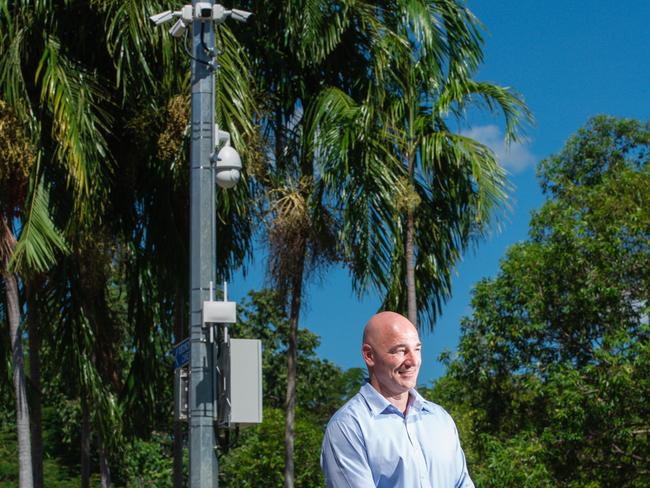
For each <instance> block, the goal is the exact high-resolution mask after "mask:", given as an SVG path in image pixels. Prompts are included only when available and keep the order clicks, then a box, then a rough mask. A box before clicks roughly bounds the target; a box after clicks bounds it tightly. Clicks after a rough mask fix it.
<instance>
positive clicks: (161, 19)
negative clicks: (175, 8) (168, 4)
mask: <svg viewBox="0 0 650 488" xmlns="http://www.w3.org/2000/svg"><path fill="white" fill-rule="evenodd" d="M173 18H174V14H173V12H172V11H171V10H166V11H165V12H161V13H159V14H156V15H152V16H151V17H149V19H151V22H153V23H154V24H156V25H160V24H164V23H165V22H169V21H170V20H172V19H173Z"/></svg>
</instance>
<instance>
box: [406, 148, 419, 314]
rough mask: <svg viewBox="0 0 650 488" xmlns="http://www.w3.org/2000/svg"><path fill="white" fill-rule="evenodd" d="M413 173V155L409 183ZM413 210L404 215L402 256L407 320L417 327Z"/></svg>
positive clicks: (410, 159)
mask: <svg viewBox="0 0 650 488" xmlns="http://www.w3.org/2000/svg"><path fill="white" fill-rule="evenodd" d="M414 172H415V155H414V154H410V155H409V156H408V175H409V181H413V174H414ZM414 212H415V210H414V209H412V208H411V207H410V206H409V208H408V210H407V213H406V239H405V241H406V242H405V244H404V245H405V249H404V254H405V255H406V300H407V311H408V319H409V320H410V321H411V323H412V324H413V325H414V326H416V327H417V326H418V305H417V295H416V290H415V250H414V246H415V215H414Z"/></svg>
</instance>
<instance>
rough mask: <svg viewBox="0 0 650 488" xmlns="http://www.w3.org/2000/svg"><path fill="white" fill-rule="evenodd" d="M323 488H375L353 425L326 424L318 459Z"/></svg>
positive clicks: (346, 423)
mask: <svg viewBox="0 0 650 488" xmlns="http://www.w3.org/2000/svg"><path fill="white" fill-rule="evenodd" d="M320 464H321V469H322V470H323V475H324V476H325V486H327V488H375V486H376V485H375V482H374V480H373V476H372V470H371V469H370V466H369V465H368V455H367V453H366V448H365V445H364V442H363V435H362V434H361V431H360V429H359V428H358V426H357V425H356V423H354V422H352V421H350V422H345V421H341V420H338V421H336V420H335V421H333V422H330V423H329V425H328V426H327V430H326V431H325V437H324V439H323V446H322V449H321V456H320Z"/></svg>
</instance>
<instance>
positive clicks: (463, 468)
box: [452, 420, 474, 488]
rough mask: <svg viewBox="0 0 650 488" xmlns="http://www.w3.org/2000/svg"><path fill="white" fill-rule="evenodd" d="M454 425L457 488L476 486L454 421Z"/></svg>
mask: <svg viewBox="0 0 650 488" xmlns="http://www.w3.org/2000/svg"><path fill="white" fill-rule="evenodd" d="M452 423H453V420H452ZM453 426H454V433H455V434H456V466H457V468H458V481H456V484H455V488H474V482H473V481H472V479H471V478H470V477H469V472H468V471H467V462H466V461H465V453H464V452H463V448H462V447H460V438H459V437H458V430H457V429H456V424H455V423H454V424H453Z"/></svg>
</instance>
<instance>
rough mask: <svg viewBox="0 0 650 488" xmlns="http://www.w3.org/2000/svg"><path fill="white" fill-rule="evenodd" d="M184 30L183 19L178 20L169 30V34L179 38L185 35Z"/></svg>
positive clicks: (185, 28) (185, 27)
mask: <svg viewBox="0 0 650 488" xmlns="http://www.w3.org/2000/svg"><path fill="white" fill-rule="evenodd" d="M186 30H187V26H186V25H185V22H183V19H178V20H177V21H176V23H175V24H174V25H173V26H172V28H171V29H169V33H170V34H171V35H172V36H174V37H181V36H182V35H183V34H185V31H186Z"/></svg>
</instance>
